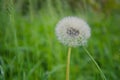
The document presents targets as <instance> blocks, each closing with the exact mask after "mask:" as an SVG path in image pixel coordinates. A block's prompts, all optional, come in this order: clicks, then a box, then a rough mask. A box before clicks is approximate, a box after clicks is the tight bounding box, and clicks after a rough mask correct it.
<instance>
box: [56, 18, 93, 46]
mask: <svg viewBox="0 0 120 80" xmlns="http://www.w3.org/2000/svg"><path fill="white" fill-rule="evenodd" d="M55 31H56V35H57V37H58V40H59V41H60V42H61V43H63V44H64V45H68V46H71V47H76V46H84V45H85V44H86V43H87V40H88V38H89V37H90V35H91V34H90V27H89V26H88V24H87V23H86V22H85V21H84V20H82V19H80V18H77V17H65V18H63V19H62V20H60V21H59V22H58V24H57V27H56V30H55Z"/></svg>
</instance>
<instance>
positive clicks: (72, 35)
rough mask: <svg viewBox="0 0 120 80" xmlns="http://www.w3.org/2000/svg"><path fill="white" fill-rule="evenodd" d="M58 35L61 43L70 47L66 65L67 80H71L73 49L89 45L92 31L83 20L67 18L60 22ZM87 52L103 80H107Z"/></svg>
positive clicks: (57, 28)
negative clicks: (88, 41)
mask: <svg viewBox="0 0 120 80" xmlns="http://www.w3.org/2000/svg"><path fill="white" fill-rule="evenodd" d="M56 35H57V38H58V40H59V41H60V42H61V43H63V44H64V45H67V46H68V47H69V48H68V55H67V65H66V80H69V74H70V73H69V72H70V71H69V70H70V55H71V48H72V47H78V46H85V45H86V44H87V40H88V39H89V38H90V36H91V29H90V27H89V25H88V24H87V23H86V22H85V21H84V20H83V19H81V18H77V17H65V18H63V19H62V20H60V21H59V22H58V24H57V27H56ZM84 49H85V48H84ZM85 51H86V52H87V54H88V55H89V57H90V58H91V60H92V61H93V62H94V63H95V65H96V66H97V68H98V70H99V71H100V72H101V75H102V77H103V79H104V80H106V78H105V76H104V74H103V72H102V70H101V69H100V67H99V66H98V64H97V63H96V61H95V60H94V58H93V57H92V56H91V55H90V53H89V52H88V51H87V49H85Z"/></svg>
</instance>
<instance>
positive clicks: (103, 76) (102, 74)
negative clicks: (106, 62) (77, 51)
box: [83, 47, 107, 80]
mask: <svg viewBox="0 0 120 80" xmlns="http://www.w3.org/2000/svg"><path fill="white" fill-rule="evenodd" d="M83 48H84V50H85V51H86V53H87V54H88V56H89V57H90V58H91V60H92V61H93V62H94V64H95V65H96V67H97V68H98V70H99V71H100V73H101V77H102V78H103V80H107V79H106V77H105V75H104V73H103V71H102V70H101V68H100V67H99V65H98V64H97V62H96V61H95V60H94V58H93V57H92V56H91V54H90V53H89V51H88V50H87V49H86V48H85V47H83Z"/></svg>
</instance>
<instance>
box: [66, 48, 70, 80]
mask: <svg viewBox="0 0 120 80" xmlns="http://www.w3.org/2000/svg"><path fill="white" fill-rule="evenodd" d="M70 54H71V47H69V48H68V55H67V66H66V80H69V74H70Z"/></svg>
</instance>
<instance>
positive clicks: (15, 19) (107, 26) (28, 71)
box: [0, 0, 120, 80]
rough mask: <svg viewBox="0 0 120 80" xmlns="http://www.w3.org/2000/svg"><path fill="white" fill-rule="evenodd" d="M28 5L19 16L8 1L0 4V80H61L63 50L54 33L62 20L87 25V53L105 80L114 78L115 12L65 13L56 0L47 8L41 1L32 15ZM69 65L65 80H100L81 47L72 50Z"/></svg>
mask: <svg viewBox="0 0 120 80" xmlns="http://www.w3.org/2000/svg"><path fill="white" fill-rule="evenodd" d="M21 1H23V0H21ZM29 1H30V6H29V10H26V12H27V13H26V14H24V15H23V14H22V13H20V12H19V8H18V7H17V6H16V5H15V4H14V3H13V1H12V0H8V1H4V0H2V1H1V2H0V6H1V7H0V80H65V71H66V59H67V51H68V47H67V46H64V45H62V44H61V43H59V41H58V40H57V38H56V34H55V27H56V24H57V22H58V21H59V20H60V19H62V18H63V17H65V16H77V17H80V18H83V19H85V20H86V21H87V23H88V24H89V26H90V27H91V37H90V39H89V41H88V44H87V47H86V48H87V50H88V51H89V52H90V54H91V55H92V56H93V58H94V59H95V60H96V62H97V63H98V64H99V66H100V67H101V69H102V71H103V72H104V74H105V76H106V78H107V80H119V79H120V15H119V10H118V12H117V11H116V12H115V11H114V12H111V13H109V14H105V13H103V12H95V11H92V10H89V9H87V8H85V9H79V8H74V9H71V7H70V6H69V5H67V3H65V4H66V5H64V4H61V2H60V0H55V1H56V4H55V5H56V6H53V5H52V1H50V0H46V3H44V4H42V7H41V8H40V9H39V10H37V12H36V11H35V10H34V8H33V7H34V5H33V4H32V0H29ZM35 1H36V0H35ZM17 5H18V4H17ZM63 6H65V7H64V8H63ZM70 66H71V68H70V80H102V78H101V76H100V72H99V71H98V69H97V68H96V66H95V64H94V63H93V62H92V61H91V59H90V58H89V56H88V55H87V54H86V52H85V51H84V49H83V48H82V47H76V48H72V53H71V64H70Z"/></svg>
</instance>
